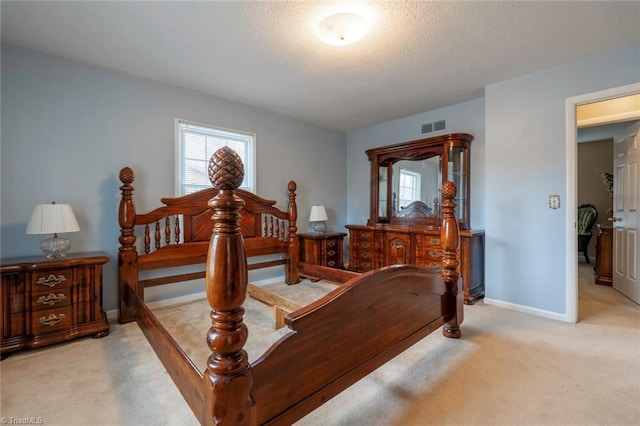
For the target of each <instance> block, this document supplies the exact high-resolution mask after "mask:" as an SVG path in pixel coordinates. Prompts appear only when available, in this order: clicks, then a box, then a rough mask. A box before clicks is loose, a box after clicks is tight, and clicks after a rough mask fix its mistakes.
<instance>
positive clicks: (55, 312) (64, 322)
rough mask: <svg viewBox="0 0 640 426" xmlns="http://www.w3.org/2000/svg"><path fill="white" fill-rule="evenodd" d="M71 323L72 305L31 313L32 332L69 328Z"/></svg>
mask: <svg viewBox="0 0 640 426" xmlns="http://www.w3.org/2000/svg"><path fill="white" fill-rule="evenodd" d="M71 324H72V321H71V307H70V306H67V307H64V308H54V309H47V310H44V311H34V312H32V313H31V332H32V333H33V334H38V333H45V332H47V331H54V330H59V329H62V328H69V327H70V326H71Z"/></svg>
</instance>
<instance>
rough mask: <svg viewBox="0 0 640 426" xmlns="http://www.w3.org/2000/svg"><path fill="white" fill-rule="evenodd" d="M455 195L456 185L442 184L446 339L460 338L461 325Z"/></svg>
mask: <svg viewBox="0 0 640 426" xmlns="http://www.w3.org/2000/svg"><path fill="white" fill-rule="evenodd" d="M456 193H457V189H456V185H455V184H454V183H453V182H449V181H446V182H444V183H443V184H442V200H443V201H442V206H441V208H442V228H441V230H440V232H441V236H440V237H441V240H442V249H443V250H442V251H443V253H442V278H443V279H444V281H445V284H446V286H447V294H446V296H445V297H446V298H447V301H446V306H447V308H446V309H447V312H446V315H445V321H446V323H445V325H444V327H443V329H442V333H443V334H444V335H445V336H447V337H453V338H458V337H460V334H461V333H460V324H461V323H462V318H463V317H462V308H463V304H462V295H461V294H460V289H459V288H458V279H459V278H460V273H459V271H458V267H459V266H460V261H459V260H458V246H459V245H460V231H459V229H458V220H457V219H456V214H455V209H456V203H455V201H453V200H454V198H455V196H456Z"/></svg>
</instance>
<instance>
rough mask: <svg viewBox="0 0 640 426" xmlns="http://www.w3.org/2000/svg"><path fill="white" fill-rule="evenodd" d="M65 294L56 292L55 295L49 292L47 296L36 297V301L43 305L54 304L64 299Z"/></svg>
mask: <svg viewBox="0 0 640 426" xmlns="http://www.w3.org/2000/svg"><path fill="white" fill-rule="evenodd" d="M66 298H67V296H65V295H64V294H62V293H58V295H55V294H53V293H49V294H48V295H47V296H40V297H38V300H37V302H38V303H42V304H43V305H50V306H51V305H55V304H56V303H60V302H62V301H63V300H64V299H66Z"/></svg>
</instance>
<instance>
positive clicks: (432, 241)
mask: <svg viewBox="0 0 640 426" xmlns="http://www.w3.org/2000/svg"><path fill="white" fill-rule="evenodd" d="M429 243H430V244H431V245H432V246H439V245H440V243H441V241H440V238H432V239H430V240H429Z"/></svg>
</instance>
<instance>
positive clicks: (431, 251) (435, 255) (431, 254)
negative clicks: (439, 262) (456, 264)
mask: <svg viewBox="0 0 640 426" xmlns="http://www.w3.org/2000/svg"><path fill="white" fill-rule="evenodd" d="M429 256H431V257H435V258H438V257H442V253H440V252H439V251H435V250H430V251H429Z"/></svg>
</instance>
